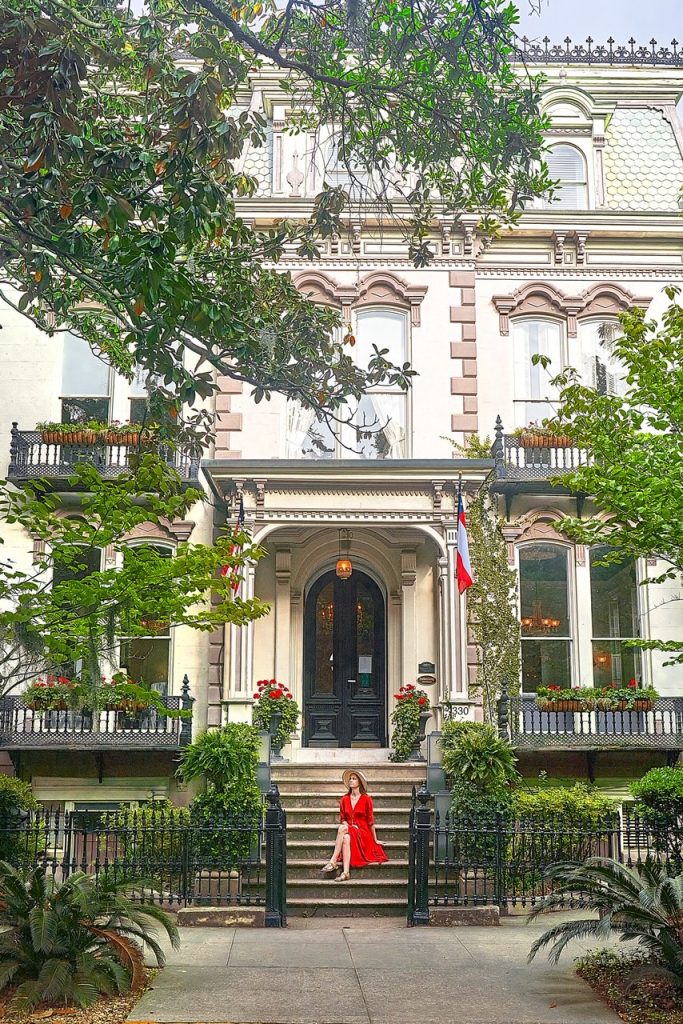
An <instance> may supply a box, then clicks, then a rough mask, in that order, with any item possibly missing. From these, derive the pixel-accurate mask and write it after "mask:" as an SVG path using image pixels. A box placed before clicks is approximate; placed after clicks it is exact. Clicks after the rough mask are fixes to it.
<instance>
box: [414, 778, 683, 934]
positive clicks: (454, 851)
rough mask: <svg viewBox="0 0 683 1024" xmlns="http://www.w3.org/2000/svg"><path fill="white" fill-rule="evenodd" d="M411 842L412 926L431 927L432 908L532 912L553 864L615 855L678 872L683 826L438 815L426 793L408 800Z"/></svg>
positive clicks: (630, 817)
mask: <svg viewBox="0 0 683 1024" xmlns="http://www.w3.org/2000/svg"><path fill="white" fill-rule="evenodd" d="M409 841H410V847H409V849H410V857H409V879H408V893H409V899H408V924H409V925H419V924H429V912H430V909H431V908H436V907H448V906H486V905H496V906H499V907H500V908H501V909H502V910H506V909H509V908H520V909H522V910H523V909H526V908H531V907H533V906H534V905H535V904H536V903H538V902H539V901H540V900H541V899H543V897H544V896H546V895H548V894H549V893H550V892H551V891H552V889H551V886H552V883H551V882H550V881H549V880H548V878H547V876H546V871H547V869H548V868H549V867H550V866H551V865H552V864H557V863H562V862H569V861H571V862H574V863H580V862H582V861H584V860H586V859H587V858H588V857H612V858H614V859H616V860H619V861H620V862H621V863H624V864H626V865H628V866H629V867H633V866H636V865H637V864H639V863H642V862H644V861H645V860H646V859H647V858H653V859H656V860H658V861H659V862H661V863H663V864H665V865H666V867H667V870H668V871H670V872H671V873H672V874H675V873H678V872H680V871H681V870H682V869H683V856H682V854H683V823H682V824H681V825H680V827H677V828H675V827H673V826H669V827H667V828H657V829H653V828H652V827H651V826H650V825H648V823H647V822H646V821H644V820H643V819H642V818H639V817H638V815H636V814H634V813H632V812H628V811H626V812H617V811H615V812H613V813H611V814H608V815H603V816H601V817H600V818H599V819H596V820H595V822H593V823H590V824H586V825H581V826H578V825H576V826H574V825H572V824H571V823H567V822H566V821H565V820H564V819H562V818H559V817H557V816H542V815H533V816H529V815H526V816H515V815H514V814H513V813H512V812H510V813H497V814H491V815H488V816H486V815H477V816H476V817H467V816H462V815H451V814H446V815H445V816H441V815H439V813H438V812H436V813H434V812H433V811H432V809H431V796H430V794H429V792H428V791H427V790H426V789H424V788H423V789H422V790H420V792H419V793H417V794H416V796H414V799H413V807H412V809H411V818H410V840H409ZM580 905H581V904H580V900H575V901H574V903H573V906H580ZM567 906H568V907H569V906H570V904H567Z"/></svg>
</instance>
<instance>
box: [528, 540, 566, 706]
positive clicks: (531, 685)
mask: <svg viewBox="0 0 683 1024" xmlns="http://www.w3.org/2000/svg"><path fill="white" fill-rule="evenodd" d="M519 599H520V609H521V615H520V618H521V628H522V690H523V691H524V692H525V693H534V692H535V691H536V690H537V689H538V687H539V686H548V685H550V684H555V685H557V686H560V687H562V688H565V687H569V686H571V645H572V623H571V614H570V601H569V571H568V551H567V549H566V548H564V547H562V546H561V545H559V544H550V543H541V542H539V543H533V544H525V545H524V546H523V547H521V548H520V549H519Z"/></svg>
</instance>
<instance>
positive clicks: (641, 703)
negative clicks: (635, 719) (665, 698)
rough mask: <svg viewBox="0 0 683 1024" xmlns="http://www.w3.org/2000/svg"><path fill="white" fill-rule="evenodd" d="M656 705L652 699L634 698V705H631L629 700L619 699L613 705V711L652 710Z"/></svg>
mask: <svg viewBox="0 0 683 1024" xmlns="http://www.w3.org/2000/svg"><path fill="white" fill-rule="evenodd" d="M653 707H654V701H651V700H645V699H643V700H634V701H633V705H632V706H631V707H629V702H628V701H627V700H618V701H616V703H615V704H613V705H612V710H613V711H652V708H653Z"/></svg>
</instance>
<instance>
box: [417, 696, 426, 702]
mask: <svg viewBox="0 0 683 1024" xmlns="http://www.w3.org/2000/svg"><path fill="white" fill-rule="evenodd" d="M417 703H418V704H426V703H427V698H426V697H420V699H419V700H418V702H417Z"/></svg>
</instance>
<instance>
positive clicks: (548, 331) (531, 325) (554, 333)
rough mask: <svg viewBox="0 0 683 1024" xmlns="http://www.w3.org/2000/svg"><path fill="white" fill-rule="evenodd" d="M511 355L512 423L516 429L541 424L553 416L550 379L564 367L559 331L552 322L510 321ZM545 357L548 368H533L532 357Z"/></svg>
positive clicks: (556, 323)
mask: <svg viewBox="0 0 683 1024" xmlns="http://www.w3.org/2000/svg"><path fill="white" fill-rule="evenodd" d="M510 329H511V335H512V351H513V360H514V371H513V372H514V388H515V391H514V395H515V397H514V420H515V424H514V425H515V426H516V427H526V426H528V424H529V423H540V421H541V420H542V419H544V418H545V417H547V416H552V415H553V412H554V409H553V405H552V403H553V401H554V400H555V399H556V398H557V389H556V388H554V387H553V385H552V384H551V383H550V378H551V377H552V376H553V375H554V374H555V373H559V371H560V370H561V369H562V367H563V365H564V361H563V358H562V327H561V325H560V324H559V323H558V322H556V321H553V320H512V321H511V328H510ZM535 355H543V356H548V357H549V358H550V360H551V363H550V367H549V368H548V369H544V367H542V366H540V365H539V366H534V365H533V364H532V361H531V359H532V356H535Z"/></svg>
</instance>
